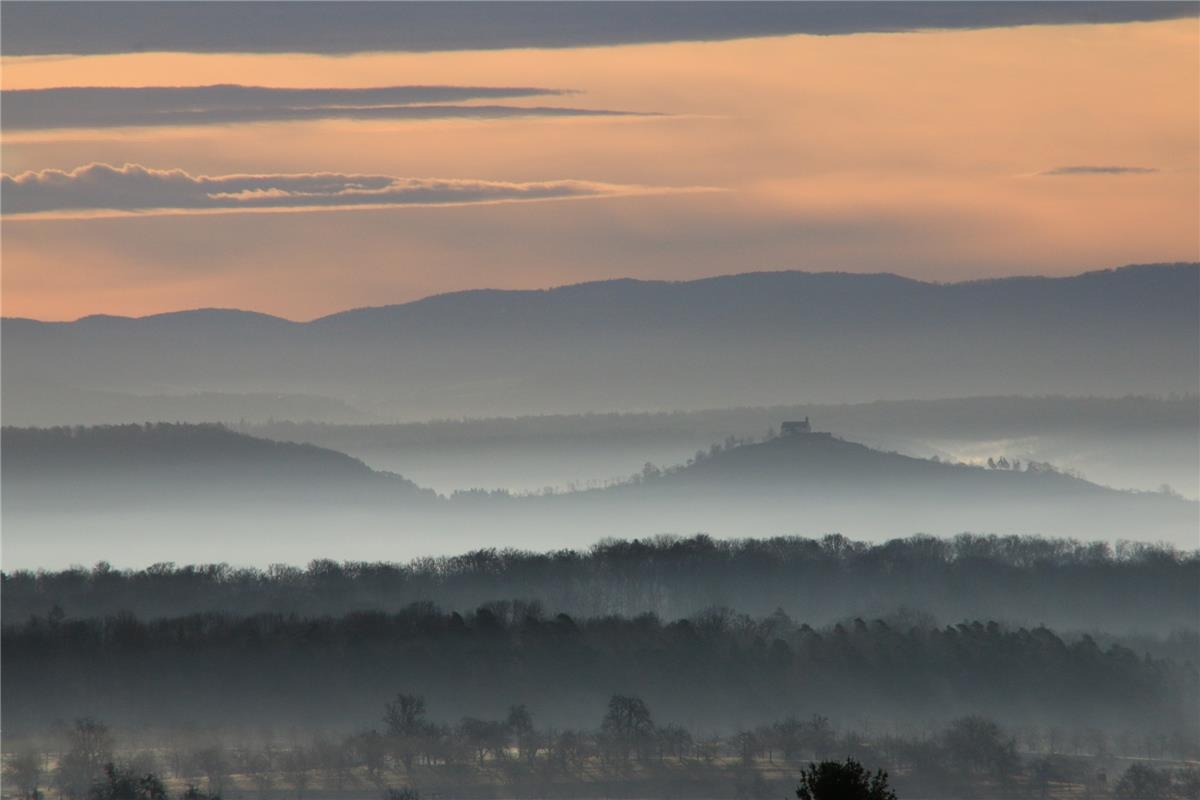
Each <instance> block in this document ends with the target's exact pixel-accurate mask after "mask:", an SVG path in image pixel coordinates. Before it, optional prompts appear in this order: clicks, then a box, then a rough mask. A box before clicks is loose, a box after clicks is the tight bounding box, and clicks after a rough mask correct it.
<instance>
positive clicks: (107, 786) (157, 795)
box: [88, 763, 167, 800]
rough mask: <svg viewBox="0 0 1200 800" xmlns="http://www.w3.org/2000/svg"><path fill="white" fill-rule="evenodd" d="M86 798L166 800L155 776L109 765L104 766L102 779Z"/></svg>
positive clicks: (91, 799) (97, 799) (101, 799)
mask: <svg viewBox="0 0 1200 800" xmlns="http://www.w3.org/2000/svg"><path fill="white" fill-rule="evenodd" d="M88 796H89V799H90V800H167V789H166V787H165V786H163V782H162V781H161V780H159V779H158V776H157V775H153V774H150V773H146V774H145V775H139V774H137V773H136V772H134V771H133V770H132V769H126V768H122V767H118V766H114V765H113V764H111V763H110V764H105V765H104V779H103V780H102V781H100V782H98V783H96V784H95V785H94V786H93V787H92V790H91V792H90V793H89V795H88Z"/></svg>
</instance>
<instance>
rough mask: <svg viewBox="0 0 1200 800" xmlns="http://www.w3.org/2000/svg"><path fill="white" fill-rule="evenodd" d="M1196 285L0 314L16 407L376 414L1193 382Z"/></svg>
mask: <svg viewBox="0 0 1200 800" xmlns="http://www.w3.org/2000/svg"><path fill="white" fill-rule="evenodd" d="M1198 292H1200V265H1197V264H1176V265H1151V266H1139V267H1127V268H1123V269H1118V270H1108V271H1102V272H1091V273H1086V274H1083V275H1078V276H1075V277H1069V278H1040V277H1039V278H1011V279H1002V280H988V281H973V282H965V283H954V284H936V283H926V282H921V281H916V280H911V279H907V278H902V277H899V276H896V275H888V274H880V275H860V274H847V273H805V272H760V273H747V274H741V275H729V276H723V277H716V278H709V279H704V280H695V281H687V282H663V281H635V280H614V281H602V282H596V283H586V284H579V285H574V286H564V287H560V288H555V289H549V290H543V291H491V290H481V291H471V292H459V293H455V294H447V295H439V296H435V297H430V298H427V299H425V300H421V301H417V302H412V303H407V304H404V305H396V306H385V307H379V308H368V309H359V310H354V311H347V312H344V313H340V314H335V315H333V316H329V317H325V318H322V319H318V320H314V321H311V322H307V323H297V322H291V321H288V320H283V319H279V318H274V317H267V316H264V315H259V314H243V313H241V312H234V311H220V310H199V311H190V312H184V313H177V314H160V315H155V316H152V317H144V318H138V319H130V318H119V317H87V318H84V319H81V320H78V321H75V322H67V323H47V322H38V321H34V320H26V319H6V320H4V323H3V342H4V343H3V348H4V353H3V354H4V359H3V371H4V375H3V377H4V386H5V414H6V416H7V417H8V419H9V420H10V421H20V422H21V423H22V424H48V423H52V422H62V423H68V424H71V423H79V422H88V421H90V420H88V419H69V420H52V419H47V418H46V417H47V414H48V413H49V412H50V409H52V408H54V407H58V408H67V407H75V408H84V406H82V405H81V404H75V405H74V406H71V404H69V403H68V404H65V405H64V401H63V400H62V397H64V396H65V395H69V394H70V393H71V392H84V391H88V392H96V391H107V392H123V393H131V394H136V395H157V394H161V393H162V391H163V389H164V387H170V389H171V391H172V392H174V393H189V392H190V393H199V392H216V393H247V392H256V393H264V392H267V393H269V392H277V393H281V394H289V395H293V396H294V395H305V396H311V395H316V396H321V397H326V398H332V399H333V400H334V401H345V402H348V403H350V404H351V405H353V406H355V407H356V408H358V409H360V410H361V411H363V412H366V413H368V414H369V415H371V416H375V417H377V418H380V417H381V418H385V419H428V418H432V417H444V416H463V415H467V416H480V415H496V414H528V413H545V412H580V411H594V410H597V409H611V410H628V409H662V410H671V409H681V408H693V409H694V408H714V407H723V406H737V405H772V404H779V403H794V402H797V401H803V402H842V401H873V400H879V399H889V398H890V399H896V398H936V397H951V396H962V395H973V394H1043V393H1065V394H1084V395H1105V396H1119V395H1125V394H1129V393H1155V394H1167V393H1171V392H1188V391H1195V387H1196V385H1197V383H1198V382H1200V366H1198V365H1200V315H1198V314H1197V309H1196V303H1195V298H1196V296H1197V293H1198ZM1064 364H1070V365H1071V368H1070V369H1063V365H1064ZM51 385H53V389H51V388H50V387H51ZM38 387H45V388H44V389H39V388H38ZM415 387H419V388H415ZM16 389H20V391H15V390H16ZM14 392H15V393H14ZM43 396H45V397H46V398H47V401H46V403H45V404H43V403H42V400H41V398H42V397H43ZM55 398H57V399H55ZM51 399H54V405H53V406H52V405H51V404H50V400H51Z"/></svg>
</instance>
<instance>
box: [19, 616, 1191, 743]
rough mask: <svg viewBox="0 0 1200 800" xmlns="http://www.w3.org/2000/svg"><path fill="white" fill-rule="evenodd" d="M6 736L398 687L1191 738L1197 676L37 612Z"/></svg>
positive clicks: (1003, 638) (976, 657)
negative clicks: (972, 717)
mask: <svg viewBox="0 0 1200 800" xmlns="http://www.w3.org/2000/svg"><path fill="white" fill-rule="evenodd" d="M0 665H2V667H3V673H4V681H3V684H2V685H0V698H2V702H3V707H4V710H5V725H6V729H7V730H10V731H16V730H28V729H31V728H36V727H38V726H40V725H44V723H45V722H46V721H47V720H52V719H54V718H64V719H69V718H72V717H75V716H79V715H81V714H94V715H99V716H103V717H104V718H107V719H110V720H113V721H116V722H119V723H121V724H123V725H135V726H153V725H162V726H166V727H170V726H172V725H176V724H180V723H182V722H183V721H186V720H192V721H196V722H200V723H209V722H213V721H216V720H226V721H229V722H234V721H240V722H242V723H249V722H250V721H252V720H255V719H271V720H278V721H286V722H288V723H289V724H297V725H311V724H315V722H317V721H322V720H323V721H326V722H330V723H332V722H335V721H338V720H341V721H346V720H349V719H353V718H354V717H355V716H361V715H362V714H363V713H364V711H363V709H365V708H367V707H370V706H372V705H373V704H375V703H376V702H378V700H379V697H380V695H381V694H382V693H385V692H386V691H387V687H389V686H392V685H395V683H396V682H398V681H399V682H403V683H404V684H405V685H408V686H412V687H414V689H416V690H418V691H419V693H420V694H423V695H426V696H428V697H430V699H431V700H433V701H436V702H437V703H438V705H439V706H440V707H442V708H446V709H447V710H449V711H451V712H453V711H455V710H456V709H457V710H461V711H462V713H467V712H466V710H467V709H471V708H483V709H488V708H493V709H496V710H499V709H500V707H501V706H503V705H505V704H506V703H507V702H509V701H510V700H511V699H517V700H519V702H523V703H527V704H528V706H529V708H530V709H532V710H534V711H536V712H537V713H538V714H540V715H542V716H543V717H544V718H546V719H547V721H548V722H550V723H551V724H553V725H558V726H561V725H575V726H577V725H579V724H580V721H581V720H583V719H586V718H587V717H588V716H589V714H590V713H591V712H590V711H589V709H591V708H592V707H593V706H594V704H595V703H596V702H597V698H598V697H602V696H603V697H607V696H608V695H612V694H637V695H639V696H641V697H644V698H645V699H646V701H647V702H649V703H653V704H654V705H655V706H656V707H657V708H659V709H660V711H661V713H663V714H664V715H666V716H669V717H670V718H672V719H674V720H676V721H678V722H680V723H681V724H687V725H689V726H690V727H710V728H714V729H724V728H727V727H729V726H731V725H740V724H745V725H748V724H751V723H754V724H757V723H760V722H762V721H763V720H765V719H768V718H770V717H773V716H775V715H777V714H778V713H779V711H780V709H791V710H794V711H795V713H824V714H828V715H830V716H833V717H836V718H854V717H855V716H856V715H857V716H862V715H868V716H871V717H873V718H876V719H879V720H896V719H911V718H914V715H915V718H919V719H938V718H946V717H948V716H951V715H954V714H956V713H959V712H960V711H963V710H970V711H978V712H982V713H988V714H991V715H994V716H996V717H997V718H998V719H999V720H1000V721H1002V722H1005V723H1013V724H1016V723H1034V722H1043V723H1044V722H1058V723H1061V722H1064V721H1071V722H1072V723H1073V724H1077V725H1094V726H1098V727H1102V728H1109V729H1111V728H1121V729H1125V728H1130V729H1135V730H1154V731H1157V732H1164V733H1168V734H1170V733H1176V732H1178V733H1179V734H1180V735H1184V736H1191V737H1194V736H1196V733H1197V724H1198V723H1197V720H1196V719H1195V715H1194V714H1193V713H1191V712H1192V711H1194V709H1195V708H1196V707H1197V704H1198V703H1200V691H1198V687H1200V678H1198V675H1197V669H1196V665H1195V664H1194V663H1190V662H1180V661H1177V660H1175V659H1169V658H1156V657H1152V656H1150V655H1149V654H1139V653H1137V652H1135V651H1133V650H1131V649H1129V648H1128V647H1124V646H1122V645H1120V644H1112V643H1110V644H1107V646H1104V647H1102V646H1101V645H1100V644H1098V643H1097V642H1096V640H1095V639H1094V638H1092V637H1090V636H1086V635H1085V636H1081V637H1078V638H1074V639H1066V638H1064V637H1062V636H1059V635H1058V634H1056V633H1055V632H1054V631H1052V630H1050V629H1048V628H1045V627H1032V628H1027V627H1011V626H1008V625H1006V624H1003V623H999V622H994V621H991V622H988V621H974V622H963V623H959V624H957V625H949V626H936V625H925V624H922V623H921V622H920V621H913V620H911V619H906V618H904V617H903V616H900V617H893V618H892V619H890V620H887V619H882V618H876V619H867V620H864V619H861V618H856V619H853V620H849V621H847V622H845V623H844V624H843V623H837V624H834V625H829V626H818V627H813V626H810V625H808V624H805V623H801V622H797V621H795V620H793V619H792V618H791V617H789V616H788V615H787V614H786V613H784V612H782V611H778V612H776V613H773V614H771V615H769V616H765V617H750V616H748V615H744V614H739V613H736V612H734V611H731V610H729V609H724V608H713V609H709V610H707V611H705V612H703V613H700V614H697V615H693V616H691V617H688V618H682V619H678V620H675V621H669V622H668V621H663V620H661V619H660V618H659V617H657V616H656V615H653V614H641V615H638V616H636V617H631V618H630V617H617V616H607V617H595V618H572V617H571V616H568V615H566V614H558V615H553V616H552V615H551V614H548V613H546V612H544V611H543V609H542V606H541V605H540V604H539V603H537V602H536V601H535V602H529V601H521V600H516V601H503V602H494V603H490V604H486V605H484V606H481V607H480V608H478V609H476V610H475V611H472V612H468V613H466V614H462V613H459V612H455V611H442V610H440V609H438V608H437V607H436V606H434V605H433V604H431V603H419V604H414V605H412V606H410V607H408V608H406V609H404V610H402V611H400V612H398V613H394V614H390V613H385V612H381V611H370V612H354V613H350V614H347V615H344V616H340V617H332V616H325V617H304V616H298V615H280V614H260V615H254V616H234V615H225V614H215V613H210V614H196V615H189V616H184V617H178V618H163V619H154V620H140V619H138V618H136V617H134V616H132V615H130V614H121V615H116V616H110V617H91V618H82V619H73V618H70V617H64V616H61V615H52V616H49V617H41V616H38V617H34V618H32V619H30V620H29V621H27V622H25V623H22V624H18V625H8V626H5V627H4V628H3V634H2V636H0Z"/></svg>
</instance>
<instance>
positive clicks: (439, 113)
mask: <svg viewBox="0 0 1200 800" xmlns="http://www.w3.org/2000/svg"><path fill="white" fill-rule="evenodd" d="M561 94H565V92H563V91H562V90H556V89H543V88H535V87H468V86H391V87H379V88H367V89H276V88H268V87H258V86H194V87H137V88H115V87H113V88H110V87H80V88H55V89H31V90H20V91H7V92H3V93H0V106H2V107H0V111H2V115H3V120H4V129H5V130H45V129H53V128H112V127H134V126H176V125H219V124H231V123H239V122H286V121H293V120H316V119H360V120H378V119H393V120H403V119H443V118H481V117H482V118H506V117H523V116H524V117H529V116H536V117H578V116H629V115H633V114H636V113H638V112H624V111H610V110H604V109H587V108H562V107H557V106H510V105H482V104H480V105H460V104H457V103H459V102H461V101H470V100H481V99H492V98H513V97H531V96H539V95H561Z"/></svg>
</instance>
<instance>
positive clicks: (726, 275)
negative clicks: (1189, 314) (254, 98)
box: [0, 261, 1200, 325]
mask: <svg viewBox="0 0 1200 800" xmlns="http://www.w3.org/2000/svg"><path fill="white" fill-rule="evenodd" d="M1187 267H1193V268H1200V261H1147V262H1135V263H1127V264H1122V265H1119V266H1115V267H1099V268H1095V269H1085V270H1083V271H1081V272H1074V273H1071V274H1067V275H1045V274H1032V273H1031V274H1019V275H1000V276H993V277H981V278H966V279H963V280H951V281H938V280H926V279H922V278H914V277H911V276H908V275H903V274H901V273H899V272H855V271H852V270H805V269H787V268H784V269H759V270H746V271H744V272H722V273H717V274H715V275H706V276H703V277H699V278H686V279H681V280H676V279H669V278H634V277H630V276H622V277H616V278H598V279H595V280H587V281H578V282H575V283H563V284H555V285H551V286H541V287H533V288H516V289H502V288H497V287H486V286H485V287H478V288H474V289H456V290H453V291H447V292H436V293H434V294H429V295H423V296H421V297H417V298H414V299H412V300H405V301H401V302H397V303H382V304H380V305H374V306H353V307H350V308H345V309H342V310H340V311H333V312H331V313H328V314H321V315H319V316H316V317H312V318H310V319H292V318H290V317H285V316H281V315H279V314H271V313H268V312H265V311H256V310H253V309H249V308H239V307H236V306H195V307H191V308H179V309H174V310H169V311H156V312H152V313H149V314H141V315H138V316H131V315H127V314H108V313H105V312H95V313H91V314H85V315H83V316H81V317H76V318H74V319H39V318H36V317H28V316H20V315H11V316H10V315H7V314H3V313H2V311H0V320H3V321H5V322H10V321H11V322H36V323H39V324H44V325H73V324H75V323H78V322H85V321H88V320H102V319H107V320H122V321H130V322H134V321H140V320H150V319H156V318H158V317H172V316H183V315H187V314H200V313H206V312H208V313H212V312H217V313H227V314H238V315H245V316H253V317H263V318H266V319H270V320H273V321H277V322H287V323H290V324H293V325H309V324H312V323H316V322H321V321H324V320H328V319H332V318H334V317H338V316H342V315H346V314H354V313H359V312H367V311H380V310H385V309H396V308H403V307H405V306H411V305H417V304H419V303H424V302H428V301H430V300H436V299H439V298H448V297H456V296H460V295H470V294H548V293H551V292H555V291H561V290H564V289H574V288H579V287H585V286H598V285H601V284H611V283H636V284H647V285H650V284H657V285H670V286H682V285H687V284H695V283H705V282H708V281H717V280H727V279H730V278H748V277H758V276H766V275H803V276H809V277H822V276H824V277H828V276H840V277H854V278H897V279H900V280H902V281H907V282H909V283H916V284H922V285H925V286H967V285H971V284H981V283H999V282H1004V281H1020V280H1046V281H1058V280H1074V279H1078V278H1083V277H1087V276H1089V275H1102V274H1106V273H1116V272H1120V271H1125V270H1148V269H1162V268H1172V269H1179V268H1187Z"/></svg>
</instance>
